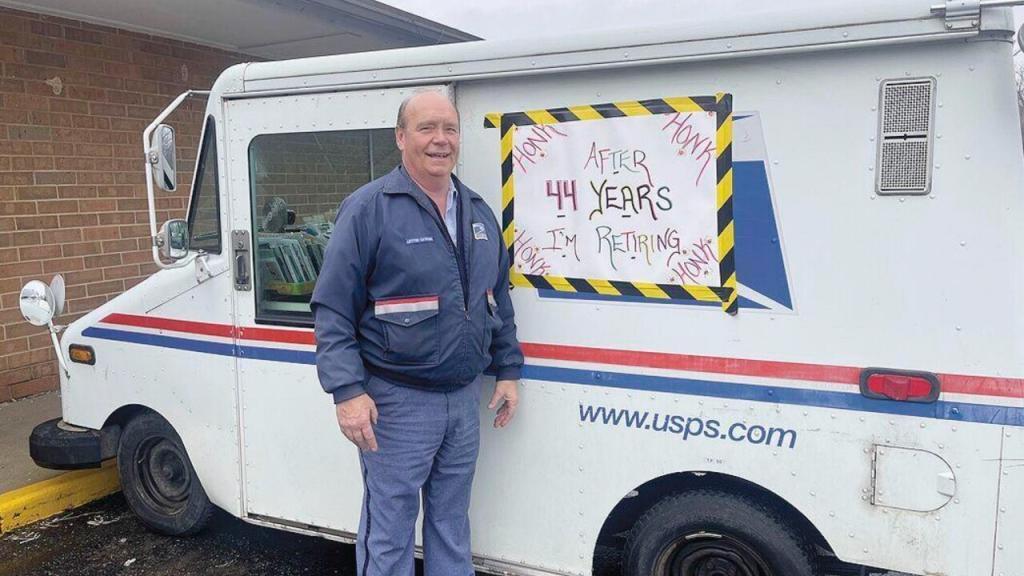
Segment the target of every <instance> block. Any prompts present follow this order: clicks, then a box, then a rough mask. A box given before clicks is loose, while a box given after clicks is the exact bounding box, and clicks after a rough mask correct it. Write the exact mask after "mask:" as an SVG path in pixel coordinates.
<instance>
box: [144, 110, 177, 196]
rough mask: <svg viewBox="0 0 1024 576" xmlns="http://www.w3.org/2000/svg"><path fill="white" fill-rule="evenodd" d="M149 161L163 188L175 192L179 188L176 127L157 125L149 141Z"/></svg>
mask: <svg viewBox="0 0 1024 576" xmlns="http://www.w3.org/2000/svg"><path fill="white" fill-rule="evenodd" d="M149 162H150V164H153V178H154V179H155V180H156V185H157V186H159V187H160V189H161V190H166V191H167V192H174V190H175V189H176V188H177V164H178V163H177V157H176V155H175V147H174V128H171V127H170V126H168V125H167V124H161V125H159V126H157V127H156V130H155V131H154V132H153V137H152V140H151V142H150V143H149Z"/></svg>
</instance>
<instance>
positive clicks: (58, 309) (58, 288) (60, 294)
mask: <svg viewBox="0 0 1024 576" xmlns="http://www.w3.org/2000/svg"><path fill="white" fill-rule="evenodd" d="M50 290H51V291H52V292H53V317H54V318H56V317H57V316H60V315H61V314H63V313H64V302H65V300H64V277H63V276H61V275H60V274H57V275H55V276H54V277H53V280H50Z"/></svg>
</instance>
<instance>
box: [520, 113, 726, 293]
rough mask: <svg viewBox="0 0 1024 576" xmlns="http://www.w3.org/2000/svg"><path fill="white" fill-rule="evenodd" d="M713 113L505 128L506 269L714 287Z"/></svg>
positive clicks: (716, 254)
mask: <svg viewBox="0 0 1024 576" xmlns="http://www.w3.org/2000/svg"><path fill="white" fill-rule="evenodd" d="M716 114H717V112H716V111H705V110H696V111H692V112H676V111H673V112H669V113H664V114H645V115H637V116H625V115H624V116H621V117H612V118H600V119H593V120H586V121H572V122H557V123H556V122H552V123H549V124H544V123H536V124H532V125H525V126H518V125H516V126H512V127H511V129H512V131H513V133H512V150H511V159H512V177H513V182H514V190H515V226H514V228H515V230H514V238H513V242H512V246H511V248H512V253H513V267H514V271H516V272H519V273H521V274H525V275H535V276H557V277H566V278H584V279H603V280H618V281H624V282H645V283H656V284H675V285H698V286H721V285H722V277H721V270H720V267H719V242H718V236H719V229H718V225H719V222H718V214H717V210H716V207H717V205H716V190H717V178H716V159H717V157H718V155H717V149H716V128H717V126H718V119H717V117H716Z"/></svg>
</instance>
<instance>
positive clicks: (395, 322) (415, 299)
mask: <svg viewBox="0 0 1024 576" xmlns="http://www.w3.org/2000/svg"><path fill="white" fill-rule="evenodd" d="M439 301H440V300H439V298H438V297H437V296H410V297H401V298H387V299H384V300H377V301H376V302H375V303H374V306H373V314H374V316H375V317H376V318H377V319H378V320H380V321H381V322H382V323H383V324H384V337H385V338H386V342H387V345H386V348H385V350H384V357H385V359H386V360H387V361H388V362H394V363H395V364H437V362H438V359H439V358H438V357H439V355H440V350H441V343H440V339H439V335H438V328H437V315H438V312H439Z"/></svg>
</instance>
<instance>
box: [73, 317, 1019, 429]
mask: <svg viewBox="0 0 1024 576" xmlns="http://www.w3.org/2000/svg"><path fill="white" fill-rule="evenodd" d="M82 335H83V336H85V337H89V338H97V339H101V340H110V341H117V342H125V343H130V344H137V345H143V346H156V347H160V348H173V349H177V350H188V351H193V352H197V353H202V354H216V355H222V356H233V357H237V358H247V359H252V360H265V361H275V362H288V363H295V364H307V365H311V366H312V365H315V364H316V353H315V349H316V342H315V340H314V336H313V332H312V330H304V329H289V328H266V327H255V326H252V327H250V326H232V325H229V324H214V323H208V322H194V321H191V320H179V319H173V318H162V317H156V316H141V315H131V314H110V315H108V316H106V317H104V318H103V319H102V320H101V321H100V322H98V323H97V324H95V325H94V326H91V327H89V328H87V329H86V330H85V331H83V333H82ZM522 348H523V353H524V354H525V356H526V360H527V361H526V366H524V368H523V378H524V379H528V380H542V381H550V382H560V383H568V384H579V385H586V386H598V387H608V388H619V389H627V390H641V391H651V392H665V393H672V394H683V395H691V396H702V397H711V398H725V399H735V400H746V401H752V402H766V403H772V404H789V405H798V406H811V407H819V408H829V409H838V410H854V411H863V412H873V413H881V414H898V415H905V416H916V417H922V418H933V419H941V420H952V421H963V422H980V423H989V424H1001V425H1010V426H1024V379H1021V378H1003V377H997V376H971V375H962V374H939V375H938V377H939V381H940V383H941V388H942V394H941V396H940V397H939V400H938V401H936V402H932V403H927V404H923V403H912V402H895V401H890V400H876V399H871V398H867V397H865V396H863V395H861V394H860V389H859V382H860V373H861V368H857V367H850V366H828V365H822V364H807V363H795V362H778V361H772V360H753V359H743V358H723V357H715V356H695V355H689V354H671V353H663V352H644V351H629V350H611V349H602V348H585V347H580V346H566V345H561V344H542V343H526V342H524V343H522ZM98 356H99V357H100V358H102V357H103V354H102V353H100V354H99V355H98Z"/></svg>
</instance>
